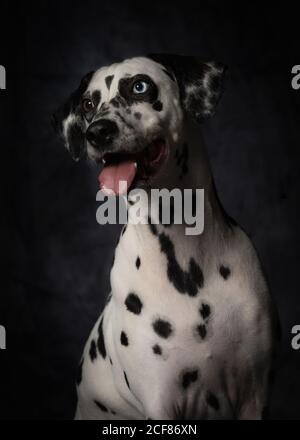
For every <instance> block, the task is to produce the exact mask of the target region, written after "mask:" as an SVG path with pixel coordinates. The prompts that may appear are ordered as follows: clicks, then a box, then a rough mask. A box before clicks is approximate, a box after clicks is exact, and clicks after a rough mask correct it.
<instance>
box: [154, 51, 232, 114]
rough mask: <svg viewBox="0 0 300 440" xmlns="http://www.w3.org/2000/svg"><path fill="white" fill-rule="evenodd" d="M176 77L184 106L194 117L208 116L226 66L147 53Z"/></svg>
mask: <svg viewBox="0 0 300 440" xmlns="http://www.w3.org/2000/svg"><path fill="white" fill-rule="evenodd" d="M148 57H149V58H151V59H152V60H153V61H156V62H157V63H159V64H161V65H163V66H164V68H165V69H166V71H165V72H166V73H167V74H168V75H169V76H170V77H171V78H172V76H173V77H174V78H175V79H176V81H177V83H178V87H179V92H180V98H181V102H182V105H183V108H184V109H185V110H186V111H187V112H188V113H189V114H190V115H191V116H192V117H193V118H194V119H196V120H198V121H201V120H202V119H203V118H205V117H207V116H211V115H212V114H213V113H214V111H215V108H216V105H217V103H218V101H219V99H220V96H221V93H222V80H223V76H224V73H225V70H226V67H225V66H224V65H223V64H221V63H218V62H215V61H205V60H202V59H200V58H198V57H193V56H185V55H171V54H150V55H148Z"/></svg>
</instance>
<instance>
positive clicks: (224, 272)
mask: <svg viewBox="0 0 300 440" xmlns="http://www.w3.org/2000/svg"><path fill="white" fill-rule="evenodd" d="M219 271H220V275H221V276H222V277H223V278H224V280H227V278H228V277H229V276H230V273H231V272H230V269H229V267H226V266H223V265H221V266H220V269H219Z"/></svg>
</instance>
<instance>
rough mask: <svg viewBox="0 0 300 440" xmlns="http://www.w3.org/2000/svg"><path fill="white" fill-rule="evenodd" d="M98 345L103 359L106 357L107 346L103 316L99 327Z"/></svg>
mask: <svg viewBox="0 0 300 440" xmlns="http://www.w3.org/2000/svg"><path fill="white" fill-rule="evenodd" d="M97 346H98V350H99V353H100V354H101V356H102V357H103V359H105V358H106V348H105V342H104V336H103V317H102V318H101V321H100V324H99V327H98V340H97Z"/></svg>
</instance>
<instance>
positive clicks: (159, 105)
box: [152, 101, 163, 112]
mask: <svg viewBox="0 0 300 440" xmlns="http://www.w3.org/2000/svg"><path fill="white" fill-rule="evenodd" d="M152 108H153V110H155V111H157V112H161V111H162V109H163V105H162V102H161V101H155V102H154V104H153V105H152Z"/></svg>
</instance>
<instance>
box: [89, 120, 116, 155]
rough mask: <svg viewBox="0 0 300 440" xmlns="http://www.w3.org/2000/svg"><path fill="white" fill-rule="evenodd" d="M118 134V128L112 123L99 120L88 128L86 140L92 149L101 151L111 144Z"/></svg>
mask: <svg viewBox="0 0 300 440" xmlns="http://www.w3.org/2000/svg"><path fill="white" fill-rule="evenodd" d="M118 132H119V129H118V126H117V124H116V123H115V122H114V121H111V120H110V119H100V120H98V121H95V122H93V123H92V124H91V125H90V126H89V128H88V129H87V131H86V138H87V140H88V141H89V143H90V144H91V145H92V146H93V147H94V148H96V149H97V150H99V151H101V150H103V149H104V148H105V147H108V146H109V145H111V144H112V142H113V140H114V139H115V137H116V136H117V134H118Z"/></svg>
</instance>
